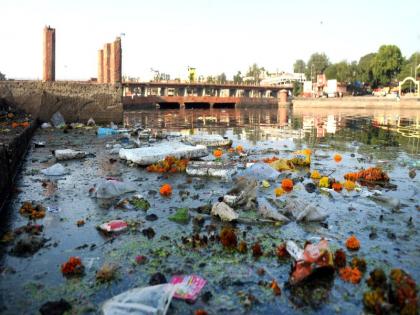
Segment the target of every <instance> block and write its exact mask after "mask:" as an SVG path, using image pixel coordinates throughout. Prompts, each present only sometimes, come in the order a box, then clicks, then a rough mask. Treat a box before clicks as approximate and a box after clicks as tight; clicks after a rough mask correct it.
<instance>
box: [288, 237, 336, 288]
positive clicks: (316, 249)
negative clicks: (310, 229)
mask: <svg viewBox="0 0 420 315" xmlns="http://www.w3.org/2000/svg"><path fill="white" fill-rule="evenodd" d="M286 249H287V251H288V252H289V254H290V256H292V257H293V258H294V260H295V262H294V264H293V265H292V272H291V275H290V279H289V282H290V283H291V284H292V285H295V284H297V283H299V282H301V281H303V280H304V279H306V278H308V277H309V276H311V275H312V274H313V273H314V272H315V271H318V270H320V269H323V270H326V271H328V272H330V273H334V260H333V255H332V253H331V251H330V248H329V245H328V241H327V240H321V241H319V243H318V244H311V243H307V244H306V246H305V248H304V249H303V250H302V249H301V248H299V246H297V245H296V243H295V242H293V241H287V242H286Z"/></svg>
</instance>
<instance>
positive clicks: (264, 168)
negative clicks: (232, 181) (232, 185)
mask: <svg viewBox="0 0 420 315" xmlns="http://www.w3.org/2000/svg"><path fill="white" fill-rule="evenodd" d="M239 175H240V176H244V177H248V178H253V179H256V180H268V181H275V180H276V179H277V178H278V177H279V176H280V173H279V172H278V171H276V170H275V169H273V168H272V167H270V166H269V165H267V164H266V163H254V164H252V165H250V166H249V167H247V168H246V169H245V170H244V171H242V172H241V173H240V174H239Z"/></svg>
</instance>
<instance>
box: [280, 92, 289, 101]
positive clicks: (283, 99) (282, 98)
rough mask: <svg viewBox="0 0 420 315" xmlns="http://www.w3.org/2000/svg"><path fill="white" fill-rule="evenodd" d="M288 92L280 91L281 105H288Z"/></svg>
mask: <svg viewBox="0 0 420 315" xmlns="http://www.w3.org/2000/svg"><path fill="white" fill-rule="evenodd" d="M287 94H288V93H287V90H281V91H280V99H279V100H280V103H287Z"/></svg>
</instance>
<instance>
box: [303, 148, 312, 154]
mask: <svg viewBox="0 0 420 315" xmlns="http://www.w3.org/2000/svg"><path fill="white" fill-rule="evenodd" d="M303 153H305V155H311V154H312V150H311V149H305V150H303Z"/></svg>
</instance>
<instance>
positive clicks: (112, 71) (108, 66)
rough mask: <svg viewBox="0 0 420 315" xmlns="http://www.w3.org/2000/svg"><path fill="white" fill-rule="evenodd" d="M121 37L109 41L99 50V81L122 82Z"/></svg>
mask: <svg viewBox="0 0 420 315" xmlns="http://www.w3.org/2000/svg"><path fill="white" fill-rule="evenodd" d="M121 56H122V49H121V38H120V37H117V38H116V39H115V41H114V42H112V43H107V44H105V45H104V48H103V49H100V50H99V51H98V83H111V84H116V83H121V81H122V75H121V70H122V69H121V68H122V59H121Z"/></svg>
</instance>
